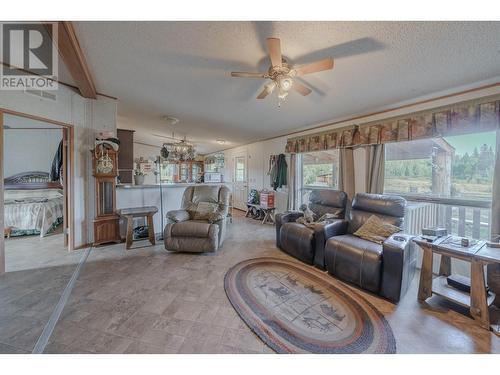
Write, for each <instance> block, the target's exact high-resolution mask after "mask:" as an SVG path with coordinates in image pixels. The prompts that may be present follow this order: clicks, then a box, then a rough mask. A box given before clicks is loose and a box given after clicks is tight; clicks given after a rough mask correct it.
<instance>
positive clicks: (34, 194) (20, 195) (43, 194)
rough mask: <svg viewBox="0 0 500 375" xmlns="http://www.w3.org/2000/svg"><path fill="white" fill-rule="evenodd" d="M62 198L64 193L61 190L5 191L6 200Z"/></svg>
mask: <svg viewBox="0 0 500 375" xmlns="http://www.w3.org/2000/svg"><path fill="white" fill-rule="evenodd" d="M62 197H63V191H62V190H61V189H33V190H22V189H19V190H4V199H5V200H7V199H9V200H21V199H30V198H46V199H55V198H62Z"/></svg>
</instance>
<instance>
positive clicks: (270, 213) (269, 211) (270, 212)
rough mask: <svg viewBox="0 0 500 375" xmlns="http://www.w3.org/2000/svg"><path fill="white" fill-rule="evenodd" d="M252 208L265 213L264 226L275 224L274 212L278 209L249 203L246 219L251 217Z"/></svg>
mask: <svg viewBox="0 0 500 375" xmlns="http://www.w3.org/2000/svg"><path fill="white" fill-rule="evenodd" d="M252 207H254V208H256V209H258V210H261V211H263V212H264V219H263V220H262V224H268V223H269V224H274V211H275V210H276V207H263V206H261V205H260V204H254V203H247V212H246V213H245V217H248V216H250V211H251V209H252Z"/></svg>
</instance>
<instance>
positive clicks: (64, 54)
mask: <svg viewBox="0 0 500 375" xmlns="http://www.w3.org/2000/svg"><path fill="white" fill-rule="evenodd" d="M58 26H59V27H58V41H57V44H58V49H59V56H61V58H62V60H63V61H64V64H65V65H66V67H67V68H68V70H69V73H70V74H71V76H72V77H73V79H74V80H75V84H76V86H77V87H78V90H79V91H80V94H81V95H82V96H83V97H84V98H90V99H96V98H97V90H96V88H95V84H94V80H93V79H92V75H91V74H90V70H89V67H88V65H87V61H86V59H85V55H84V54H83V51H82V48H81V47H80V43H79V42H78V38H77V37H76V32H75V29H74V27H73V24H72V23H71V21H59V22H58Z"/></svg>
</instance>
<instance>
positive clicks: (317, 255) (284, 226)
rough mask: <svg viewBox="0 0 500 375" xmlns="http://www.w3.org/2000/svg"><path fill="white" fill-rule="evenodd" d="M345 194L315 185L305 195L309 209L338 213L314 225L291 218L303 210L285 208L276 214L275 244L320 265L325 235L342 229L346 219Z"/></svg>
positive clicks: (296, 256) (326, 237) (299, 257)
mask: <svg viewBox="0 0 500 375" xmlns="http://www.w3.org/2000/svg"><path fill="white" fill-rule="evenodd" d="M346 205H347V195H346V193H344V192H343V191H337V190H329V189H318V190H313V191H312V192H311V194H310V196H309V204H308V207H309V209H310V210H311V211H312V212H314V214H315V216H316V217H317V218H319V217H321V216H322V215H324V214H326V213H331V214H335V213H337V214H338V217H339V219H338V220H332V221H330V222H327V223H321V224H320V223H317V224H315V225H314V229H311V228H308V227H306V226H305V225H303V224H300V223H296V222H295V221H296V220H297V219H298V218H299V217H301V216H303V215H304V214H303V213H302V212H299V211H289V212H284V213H281V214H276V246H278V247H279V248H280V249H282V250H283V251H284V252H286V253H288V254H290V255H291V256H293V257H295V258H297V259H299V260H301V261H303V262H305V263H308V264H314V265H315V266H317V267H320V268H322V269H324V268H325V264H324V249H325V242H326V240H327V239H328V238H330V237H332V236H335V235H337V233H345V230H346V227H347V222H345V221H344V220H342V219H343V218H344V216H345V210H346Z"/></svg>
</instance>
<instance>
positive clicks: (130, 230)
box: [126, 216, 134, 250]
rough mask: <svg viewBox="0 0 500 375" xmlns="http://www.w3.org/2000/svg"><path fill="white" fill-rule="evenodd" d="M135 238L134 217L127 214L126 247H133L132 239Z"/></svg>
mask: <svg viewBox="0 0 500 375" xmlns="http://www.w3.org/2000/svg"><path fill="white" fill-rule="evenodd" d="M133 240H134V218H133V217H132V216H127V242H126V249H127V250H128V249H130V248H131V247H132V241H133Z"/></svg>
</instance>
